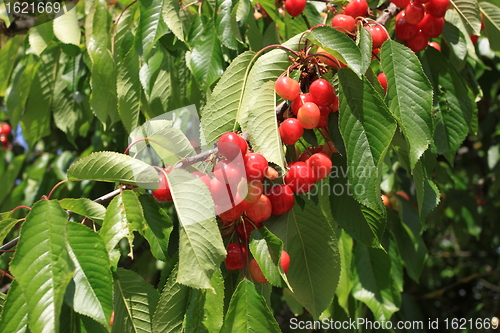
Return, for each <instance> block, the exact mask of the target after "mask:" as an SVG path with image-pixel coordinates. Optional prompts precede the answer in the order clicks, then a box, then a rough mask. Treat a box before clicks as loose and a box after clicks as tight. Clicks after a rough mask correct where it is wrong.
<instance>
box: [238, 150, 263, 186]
mask: <svg viewBox="0 0 500 333" xmlns="http://www.w3.org/2000/svg"><path fill="white" fill-rule="evenodd" d="M243 160H244V163H245V170H246V172H247V179H248V180H262V179H264V175H265V172H266V169H267V160H266V158H265V157H264V156H262V155H261V154H258V153H249V154H246V155H245V157H244V159H243Z"/></svg>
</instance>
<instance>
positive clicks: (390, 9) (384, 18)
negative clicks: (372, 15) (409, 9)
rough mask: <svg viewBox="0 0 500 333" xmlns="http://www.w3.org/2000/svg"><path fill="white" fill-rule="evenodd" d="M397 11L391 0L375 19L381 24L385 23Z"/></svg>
mask: <svg viewBox="0 0 500 333" xmlns="http://www.w3.org/2000/svg"><path fill="white" fill-rule="evenodd" d="M398 13H399V8H398V7H397V6H396V5H395V4H393V3H392V2H391V3H389V6H387V7H386V8H385V9H384V11H383V12H382V14H381V15H380V16H379V17H378V18H377V20H376V21H377V22H378V23H380V24H382V25H385V24H386V23H387V22H388V21H389V20H390V19H392V18H393V17H394V16H396V15H397V14H398Z"/></svg>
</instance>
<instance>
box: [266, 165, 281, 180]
mask: <svg viewBox="0 0 500 333" xmlns="http://www.w3.org/2000/svg"><path fill="white" fill-rule="evenodd" d="M279 176H280V175H279V173H278V171H276V169H275V168H272V167H267V170H266V174H265V177H266V178H267V179H269V180H275V179H277V178H278V177H279Z"/></svg>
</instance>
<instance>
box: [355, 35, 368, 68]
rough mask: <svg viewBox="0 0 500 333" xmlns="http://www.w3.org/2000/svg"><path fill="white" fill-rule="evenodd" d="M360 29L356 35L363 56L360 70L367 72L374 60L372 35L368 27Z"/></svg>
mask: <svg viewBox="0 0 500 333" xmlns="http://www.w3.org/2000/svg"><path fill="white" fill-rule="evenodd" d="M358 31H359V33H358V34H357V36H356V44H357V45H358V47H359V51H360V53H361V57H362V66H361V69H360V72H361V73H366V71H367V70H368V67H370V64H371V62H372V35H371V34H370V33H369V32H368V30H366V28H362V29H359V30H358Z"/></svg>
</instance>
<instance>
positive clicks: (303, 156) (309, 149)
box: [298, 145, 323, 162]
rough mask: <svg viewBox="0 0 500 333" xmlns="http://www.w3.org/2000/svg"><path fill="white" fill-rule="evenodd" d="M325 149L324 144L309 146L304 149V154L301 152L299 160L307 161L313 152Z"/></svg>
mask: <svg viewBox="0 0 500 333" xmlns="http://www.w3.org/2000/svg"><path fill="white" fill-rule="evenodd" d="M322 151H323V146H322V145H319V146H317V147H312V146H309V147H307V148H306V150H304V152H303V153H302V154H300V156H299V158H298V160H299V161H300V162H305V161H307V160H308V159H309V157H311V155H312V154H314V153H321V152H322Z"/></svg>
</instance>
